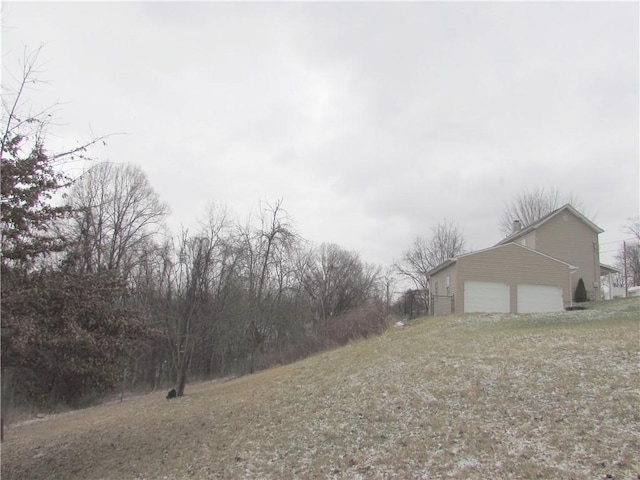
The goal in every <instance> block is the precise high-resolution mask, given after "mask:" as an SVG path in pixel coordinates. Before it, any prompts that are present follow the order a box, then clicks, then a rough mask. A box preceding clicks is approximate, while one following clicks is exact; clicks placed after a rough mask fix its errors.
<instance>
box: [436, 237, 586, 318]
mask: <svg viewBox="0 0 640 480" xmlns="http://www.w3.org/2000/svg"><path fill="white" fill-rule="evenodd" d="M575 269H576V267H574V266H572V265H570V264H568V263H566V262H563V261H561V260H558V259H556V258H553V257H550V256H549V255H546V254H544V253H541V252H538V251H536V250H533V249H531V248H528V247H526V246H524V245H520V244H516V243H507V244H504V245H498V246H495V247H492V248H488V249H486V250H479V251H476V252H471V253H467V254H464V255H460V256H458V257H456V258H452V259H450V260H448V261H446V262H444V263H443V264H441V265H439V266H438V267H436V268H434V269H433V270H431V271H430V272H429V288H430V292H431V294H432V295H433V296H434V298H435V297H436V296H437V297H442V296H443V294H444V293H446V296H448V297H450V303H451V304H453V306H454V309H453V313H463V312H468V313H471V312H473V313H482V312H487V313H509V312H512V313H532V312H557V311H561V310H563V309H564V307H565V305H569V304H570V301H571V297H570V295H571V283H570V282H571V272H572V271H573V270H575ZM445 286H446V288H444V287H445ZM433 304H435V302H432V305H433ZM432 313H434V314H435V313H438V312H436V311H435V310H432ZM446 313H449V312H448V311H447V312H446Z"/></svg>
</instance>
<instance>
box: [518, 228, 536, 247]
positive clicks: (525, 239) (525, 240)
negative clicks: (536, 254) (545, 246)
mask: <svg viewBox="0 0 640 480" xmlns="http://www.w3.org/2000/svg"><path fill="white" fill-rule="evenodd" d="M516 243H519V244H520V245H522V246H523V247H529V248H533V249H534V250H536V231H535V230H532V231H531V232H529V233H527V234H526V235H523V236H522V237H520V238H518V240H516Z"/></svg>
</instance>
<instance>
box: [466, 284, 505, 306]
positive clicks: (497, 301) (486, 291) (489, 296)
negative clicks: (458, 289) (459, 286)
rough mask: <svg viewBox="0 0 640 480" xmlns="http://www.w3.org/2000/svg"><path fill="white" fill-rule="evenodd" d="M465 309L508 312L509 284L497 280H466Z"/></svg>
mask: <svg viewBox="0 0 640 480" xmlns="http://www.w3.org/2000/svg"><path fill="white" fill-rule="evenodd" d="M464 311H465V312H498V313H508V312H509V311H510V306H509V285H507V284H505V283H496V282H475V281H467V282H464Z"/></svg>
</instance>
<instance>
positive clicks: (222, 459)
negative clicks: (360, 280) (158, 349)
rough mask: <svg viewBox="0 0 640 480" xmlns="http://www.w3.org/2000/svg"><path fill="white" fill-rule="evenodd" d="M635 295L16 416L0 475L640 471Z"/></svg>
mask: <svg viewBox="0 0 640 480" xmlns="http://www.w3.org/2000/svg"><path fill="white" fill-rule="evenodd" d="M639 326H640V299H623V300H617V301H613V302H601V303H597V304H591V305H590V308H589V310H584V311H573V312H563V313H558V314H553V315H549V314H544V315H543V314H534V315H520V316H518V315H506V314H505V315H502V314H500V315H497V314H496V315H460V316H448V317H435V318H434V317H430V318H425V319H423V320H421V321H419V322H417V323H415V324H413V325H411V326H409V327H405V328H396V329H393V330H392V331H390V332H389V333H387V334H386V335H383V336H381V337H377V338H373V339H369V340H366V341H360V342H355V343H353V344H350V345H348V346H346V347H344V348H340V349H337V350H334V351H330V352H327V353H324V354H320V355H316V356H314V357H311V358H308V359H306V360H304V361H300V362H297V363H295V364H291V365H287V366H283V367H279V368H273V369H271V370H268V371H264V372H261V373H258V374H255V375H250V376H246V377H242V378H238V379H234V380H231V381H226V382H211V383H205V384H198V385H191V386H188V387H187V392H186V396H185V397H182V398H179V399H176V400H172V401H167V400H165V398H164V394H163V393H157V394H149V395H143V396H139V397H134V398H131V399H128V400H125V401H124V402H122V403H112V404H107V405H103V406H100V407H95V408H90V409H85V410H80V411H75V412H69V413H65V414H59V415H52V416H49V417H45V418H43V419H38V420H36V421H30V422H23V423H22V424H14V425H12V426H10V428H8V429H7V430H6V432H5V442H4V443H3V444H2V478H3V480H9V479H30V480H33V479H44V478H50V479H65V480H67V479H102V478H104V479H118V480H120V479H178V478H194V479H215V478H227V479H228V478H251V479H254V478H259V479H287V478H302V479H306V478H311V479H315V478H318V479H324V478H349V479H351V478H363V479H365V478H366V479H369V478H371V479H383V478H384V479H438V478H498V479H502V478H513V479H520V478H523V479H524V478H546V479H575V480H578V479H589V480H591V479H597V478H615V479H635V478H640V477H638V475H639V474H640V465H639V460H638V459H639V458H640V455H639V453H640V440H639V438H640V380H639V371H638V360H639V356H638V353H639V348H640V338H639V335H640V331H639Z"/></svg>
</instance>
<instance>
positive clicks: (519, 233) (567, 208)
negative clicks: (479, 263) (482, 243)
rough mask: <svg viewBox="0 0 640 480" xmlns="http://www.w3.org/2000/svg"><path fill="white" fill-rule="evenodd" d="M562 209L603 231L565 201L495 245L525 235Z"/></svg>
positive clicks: (509, 241)
mask: <svg viewBox="0 0 640 480" xmlns="http://www.w3.org/2000/svg"><path fill="white" fill-rule="evenodd" d="M564 211H568V212H571V213H572V214H573V215H574V216H575V217H577V218H578V220H580V221H582V222H583V223H584V224H585V225H587V226H588V227H589V228H590V229H592V230H593V231H595V232H596V233H602V232H604V230H603V229H602V228H600V227H599V226H597V225H596V224H595V223H593V222H592V221H591V220H589V219H588V218H587V217H585V216H584V215H582V214H581V213H580V212H579V211H578V210H576V209H575V208H574V207H573V206H572V205H571V204H570V203H567V204H566V205H563V206H562V207H560V208H558V209H556V210H554V211H553V212H551V213H549V214H548V215H545V216H544V217H542V218H540V219H538V220H536V221H535V222H534V223H532V224H530V225H527V226H525V227H522V228H521V229H520V230H518V231H517V232H515V233H512V234H511V235H509V236H508V237H506V238H504V239H502V240H501V241H499V242H498V243H497V244H496V246H498V245H505V244H507V243H511V242H513V241H514V240H516V239H518V238H520V237H522V236H524V235H526V234H527V233H529V232H531V231H532V230H535V229H536V228H539V227H540V226H541V225H544V224H545V223H546V222H548V221H549V220H551V219H552V218H554V217H555V216H557V215H559V214H560V213H562V212H564Z"/></svg>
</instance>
